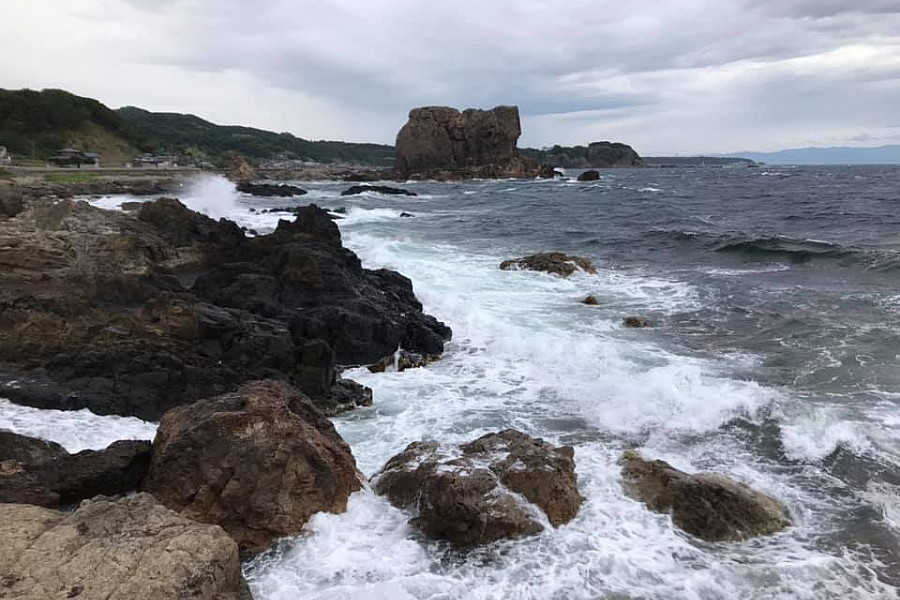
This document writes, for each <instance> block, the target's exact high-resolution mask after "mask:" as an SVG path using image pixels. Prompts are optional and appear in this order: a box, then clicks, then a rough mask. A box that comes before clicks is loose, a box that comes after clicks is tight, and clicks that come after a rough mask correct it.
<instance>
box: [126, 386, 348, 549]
mask: <svg viewBox="0 0 900 600" xmlns="http://www.w3.org/2000/svg"><path fill="white" fill-rule="evenodd" d="M360 480H361V475H360V474H359V472H358V471H357V469H356V461H355V460H354V459H353V455H352V454H351V453H350V448H349V446H347V444H346V443H344V440H342V439H341V437H340V436H339V435H338V433H337V431H335V429H334V426H333V425H332V424H331V421H329V420H328V419H327V418H326V417H325V415H324V414H322V413H321V412H320V411H319V410H317V409H316V408H315V406H313V405H312V403H311V402H310V401H309V399H307V398H306V397H305V396H303V395H302V394H301V393H300V392H299V391H298V390H296V389H293V388H291V387H289V386H287V385H285V384H284V383H281V382H274V381H261V382H254V383H250V384H246V385H244V386H242V387H241V388H240V389H239V390H238V391H237V392H233V393H230V394H225V395H223V396H219V397H217V398H209V399H206V400H200V401H198V402H195V403H194V404H191V405H190V406H182V407H178V408H174V409H172V410H170V411H169V412H167V413H166V414H165V415H163V418H162V420H161V421H160V424H159V430H158V431H157V434H156V439H155V440H154V442H153V461H152V464H151V467H150V473H149V475H148V476H147V479H146V481H145V483H144V486H143V487H144V489H145V490H146V491H148V492H151V493H152V494H153V495H154V496H155V497H156V498H157V499H159V500H160V502H162V503H163V504H165V505H166V506H168V507H169V508H171V509H173V510H178V511H180V512H181V513H182V514H184V515H185V516H188V517H190V518H192V519H196V520H198V521H202V522H206V523H214V524H217V525H221V526H222V528H223V529H225V531H227V532H228V533H229V534H231V537H233V538H234V539H235V540H236V541H237V542H238V545H239V546H240V548H241V550H242V551H244V552H247V553H253V552H258V551H261V550H264V549H266V548H268V547H269V545H270V544H271V542H272V540H273V539H275V538H277V537H280V536H284V535H289V534H294V533H298V532H299V531H300V530H301V529H302V527H303V525H304V524H306V522H307V521H308V520H309V518H310V517H311V516H312V515H313V514H315V513H317V512H322V511H327V512H334V513H337V512H343V511H344V510H346V507H347V498H348V497H349V496H350V494H352V493H353V492H355V491H357V490H359V489H360V487H361V482H360Z"/></svg>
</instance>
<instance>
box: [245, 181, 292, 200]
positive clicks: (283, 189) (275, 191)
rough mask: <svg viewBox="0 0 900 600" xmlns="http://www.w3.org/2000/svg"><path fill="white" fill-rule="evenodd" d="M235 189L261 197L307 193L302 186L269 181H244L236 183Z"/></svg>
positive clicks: (281, 196) (283, 196) (280, 196)
mask: <svg viewBox="0 0 900 600" xmlns="http://www.w3.org/2000/svg"><path fill="white" fill-rule="evenodd" d="M237 191H239V192H241V193H242V194H250V195H251V196H261V197H263V198H293V197H294V196H305V195H306V194H308V193H309V192H307V191H306V190H304V189H303V188H299V187H297V186H295V185H287V184H285V183H282V184H278V185H273V184H271V183H248V182H246V181H242V182H240V183H238V184H237Z"/></svg>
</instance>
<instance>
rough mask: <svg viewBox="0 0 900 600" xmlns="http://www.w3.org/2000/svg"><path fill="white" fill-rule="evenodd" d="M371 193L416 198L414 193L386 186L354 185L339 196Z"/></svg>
mask: <svg viewBox="0 0 900 600" xmlns="http://www.w3.org/2000/svg"><path fill="white" fill-rule="evenodd" d="M365 192H371V193H373V194H384V195H386V196H418V194H416V193H415V192H411V191H409V190H404V189H403V188H395V187H391V186H388V185H369V184H363V185H354V186H351V187H349V188H347V189H346V190H344V191H343V192H341V196H357V195H359V194H362V193H365Z"/></svg>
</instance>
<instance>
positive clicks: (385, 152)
mask: <svg viewBox="0 0 900 600" xmlns="http://www.w3.org/2000/svg"><path fill="white" fill-rule="evenodd" d="M0 146H6V147H7V149H8V150H9V151H10V153H12V154H13V156H14V157H16V158H20V159H22V158H35V159H37V160H47V159H48V158H49V157H51V156H53V154H55V152H56V151H57V150H58V149H60V148H63V147H67V146H70V147H75V148H78V149H80V150H84V151H86V152H97V153H99V154H101V155H102V162H103V164H105V165H115V164H121V163H124V162H127V161H129V160H130V159H132V158H134V157H135V156H137V155H138V154H141V153H144V152H152V153H155V154H178V155H187V156H190V157H192V158H194V159H196V160H205V161H209V162H211V163H213V164H222V162H223V160H224V158H225V155H226V154H228V153H231V152H236V153H238V154H241V155H243V156H246V157H248V158H251V159H255V160H258V161H261V160H267V159H278V158H285V159H302V160H311V161H316V162H324V163H355V164H362V165H371V166H390V165H391V164H393V161H394V148H393V147H392V146H383V145H378V144H352V143H345V142H328V141H310V140H305V139H302V138H298V137H295V136H293V135H291V134H290V133H274V132H271V131H264V130H261V129H254V128H251V127H234V126H222V125H216V124H214V123H210V122H209V121H205V120H203V119H201V118H200V117H196V116H194V115H182V114H177V113H152V112H149V111H146V110H142V109H140V108H134V107H127V108H122V109H119V110H111V109H109V108H107V107H106V106H104V105H103V104H101V103H100V102H98V101H97V100H93V99H90V98H83V97H80V96H76V95H74V94H70V93H69V92H65V91H63V90H43V91H40V92H37V91H33V90H16V91H11V90H0Z"/></svg>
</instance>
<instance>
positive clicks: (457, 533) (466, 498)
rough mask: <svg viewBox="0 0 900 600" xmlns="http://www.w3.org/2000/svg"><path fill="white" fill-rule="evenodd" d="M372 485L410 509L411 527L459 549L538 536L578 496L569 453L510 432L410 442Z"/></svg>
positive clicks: (560, 520)
mask: <svg viewBox="0 0 900 600" xmlns="http://www.w3.org/2000/svg"><path fill="white" fill-rule="evenodd" d="M374 482H375V491H376V492H377V493H379V494H382V495H385V496H387V497H388V499H389V500H390V502H391V503H392V504H393V505H394V506H397V507H399V508H402V509H407V510H410V511H412V512H413V513H414V514H415V517H414V518H413V519H412V520H411V523H412V524H413V525H414V526H416V527H418V528H420V529H421V530H422V531H424V532H425V533H426V534H427V535H429V536H432V537H435V538H440V539H447V540H449V541H450V542H452V543H454V544H457V545H462V546H470V545H475V544H485V543H489V542H493V541H496V540H500V539H507V538H516V537H520V536H524V535H530V534H534V533H538V532H540V531H542V530H543V529H544V524H545V523H546V522H549V524H550V525H552V526H554V527H559V526H560V525H563V524H565V523H568V522H569V521H570V520H572V519H573V518H574V517H575V515H576V514H577V513H578V509H579V508H580V507H581V504H582V502H583V501H584V498H582V496H581V495H580V494H579V492H578V487H577V481H576V476H575V461H574V450H573V449H572V448H571V447H570V446H564V447H556V446H553V445H551V444H549V443H547V442H544V441H543V440H539V439H534V438H532V437H529V436H527V435H525V434H523V433H520V432H518V431H514V430H506V431H503V432H500V433H492V434H489V435H486V436H484V437H481V438H479V439H477V440H475V441H474V442H470V443H468V444H463V445H461V446H448V445H442V444H439V443H437V442H416V443H413V444H410V445H409V446H408V447H407V448H406V450H404V451H403V452H402V453H400V454H398V455H397V456H395V457H394V458H392V459H391V460H390V461H388V463H387V465H385V467H384V469H383V470H382V471H381V472H380V473H379V474H378V475H376V477H375V479H374ZM544 519H546V521H545V520H544Z"/></svg>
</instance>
